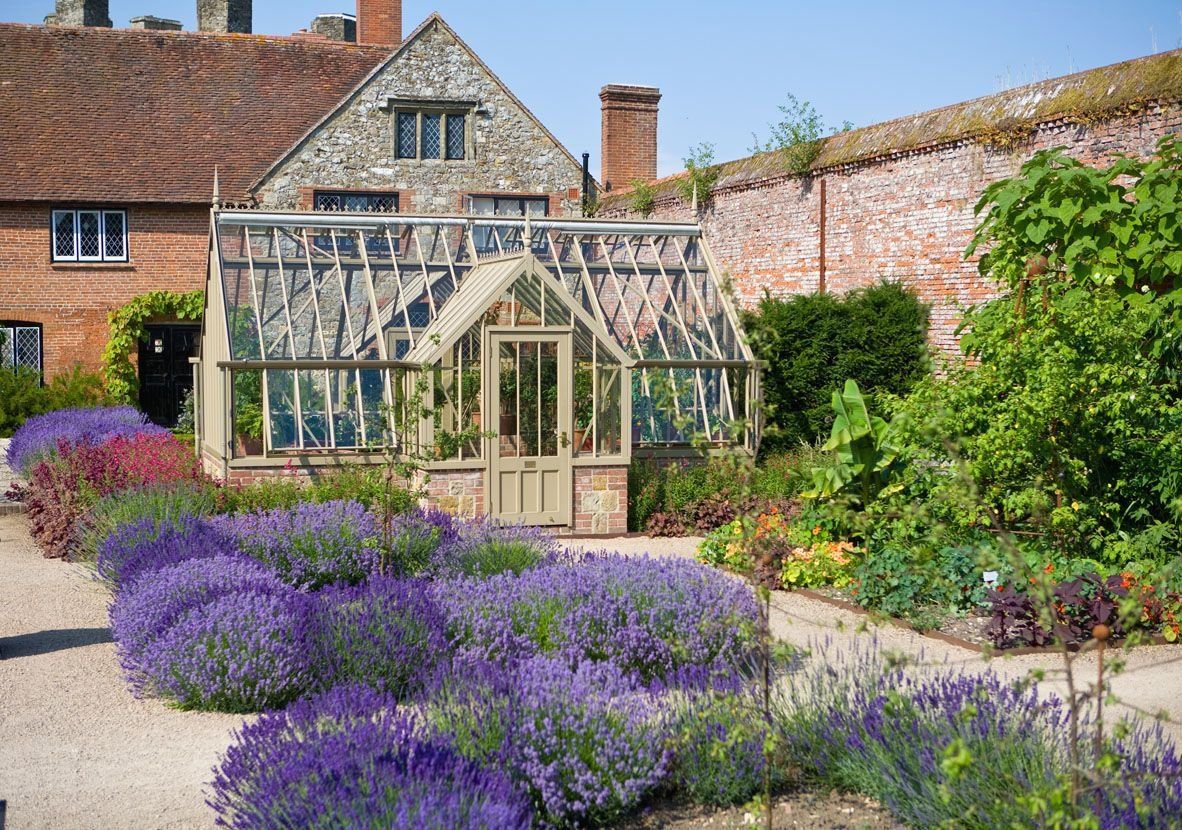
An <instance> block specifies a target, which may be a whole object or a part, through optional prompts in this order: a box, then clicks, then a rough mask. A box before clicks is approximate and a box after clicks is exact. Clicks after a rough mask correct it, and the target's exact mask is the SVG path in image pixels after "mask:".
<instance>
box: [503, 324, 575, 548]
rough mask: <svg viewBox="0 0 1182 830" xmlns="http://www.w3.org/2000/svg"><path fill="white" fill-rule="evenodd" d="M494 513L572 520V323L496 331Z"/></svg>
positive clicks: (527, 519)
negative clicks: (570, 425)
mask: <svg viewBox="0 0 1182 830" xmlns="http://www.w3.org/2000/svg"><path fill="white" fill-rule="evenodd" d="M486 354H488V355H489V361H490V363H491V365H490V366H489V371H488V372H487V377H488V378H489V379H490V381H491V383H490V384H489V389H490V398H491V400H490V401H489V403H490V406H489V407H488V411H489V412H491V413H494V416H495V421H494V423H493V425H492V426H493V429H492V433H493V435H492V437H490V438H489V439H488V440H489V452H488V459H489V473H488V479H489V482H488V483H489V512H490V514H491V515H492V516H493V518H495V519H497V520H499V521H504V522H513V523H522V524H530V525H565V524H569V522H570V509H571V507H570V505H571V446H570V440H569V438H568V435H567V430H568V429H569V423H570V413H571V355H570V330H569V329H556V328H546V329H540V330H538V331H535V332H529V333H525V332H522V331H520V330H517V331H502V332H493V331H490V333H489V348H488V349H487V351H486Z"/></svg>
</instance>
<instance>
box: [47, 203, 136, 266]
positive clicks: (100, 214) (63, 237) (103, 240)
mask: <svg viewBox="0 0 1182 830" xmlns="http://www.w3.org/2000/svg"><path fill="white" fill-rule="evenodd" d="M50 230H51V232H52V236H53V240H52V250H53V259H54V260H55V261H58V262H60V261H66V262H77V261H83V262H99V261H114V262H126V261H127V213H126V212H125V211H122V210H55V211H53V214H52V220H51V223H50Z"/></svg>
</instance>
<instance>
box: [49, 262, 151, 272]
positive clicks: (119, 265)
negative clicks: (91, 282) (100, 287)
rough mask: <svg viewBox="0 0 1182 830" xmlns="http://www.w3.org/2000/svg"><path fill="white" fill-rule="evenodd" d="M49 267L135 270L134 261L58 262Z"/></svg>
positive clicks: (87, 269)
mask: <svg viewBox="0 0 1182 830" xmlns="http://www.w3.org/2000/svg"><path fill="white" fill-rule="evenodd" d="M49 267H50V268H52V269H53V270H54V271H92V270H98V271H134V270H135V263H134V262H56V261H51V262H50V263H49Z"/></svg>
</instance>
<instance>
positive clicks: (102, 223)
mask: <svg viewBox="0 0 1182 830" xmlns="http://www.w3.org/2000/svg"><path fill="white" fill-rule="evenodd" d="M114 214H117V215H119V216H120V218H121V219H122V220H123V221H122V228H123V230H122V233H121V234H120V236H121V237H122V239H123V255H122V256H108V254H107V217H108V216H111V215H114ZM83 215H93V216H96V217H97V218H98V228H99V240H98V255H97V256H83V255H82V253H81V250H82V239H81V237H82V234H81V230H82V228H81V217H82V216H83ZM61 216H70V217H71V218H72V219H73V227H74V246H73V247H74V250H73V253H72V254H59V253H58V247H57V227H58V219H59V217H61ZM49 236H50V239H49V251H50V258H51V260H52V261H53V262H128V261H129V259H130V256H129V254H130V250H129V249H130V243H129V239H128V232H127V211H126V210H104V209H101V208H55V209H54V210H53V211H52V212H51V213H50V217H49Z"/></svg>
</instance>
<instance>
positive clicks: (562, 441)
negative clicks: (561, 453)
mask: <svg viewBox="0 0 1182 830" xmlns="http://www.w3.org/2000/svg"><path fill="white" fill-rule="evenodd" d="M557 432H558V446H560V447H562V448H563V449H566V448H567V447H568V446H570V440H569V439H568V438H567V437H566V430H565V429H560V430H557Z"/></svg>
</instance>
